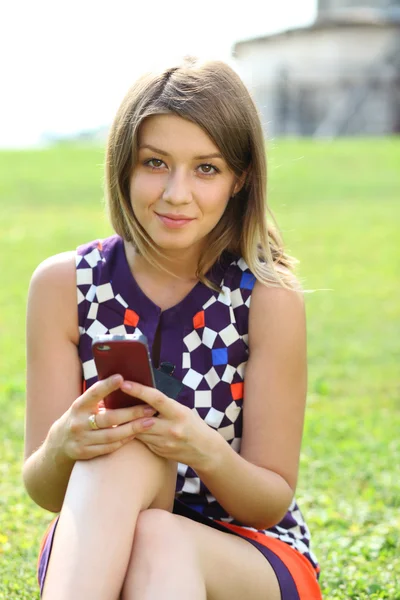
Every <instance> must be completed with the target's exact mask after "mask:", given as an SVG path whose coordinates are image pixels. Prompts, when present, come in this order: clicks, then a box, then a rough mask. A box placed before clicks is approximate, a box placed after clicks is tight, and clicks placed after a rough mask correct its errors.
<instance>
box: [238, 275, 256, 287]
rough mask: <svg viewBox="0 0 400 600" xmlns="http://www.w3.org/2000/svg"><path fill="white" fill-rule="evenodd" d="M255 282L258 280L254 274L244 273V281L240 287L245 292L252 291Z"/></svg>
mask: <svg viewBox="0 0 400 600" xmlns="http://www.w3.org/2000/svg"><path fill="white" fill-rule="evenodd" d="M255 282H256V278H255V277H254V275H253V273H243V275H242V279H241V280H240V287H241V288H243V289H245V290H252V289H253V287H254V284H255Z"/></svg>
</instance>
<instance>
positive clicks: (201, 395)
mask: <svg viewBox="0 0 400 600" xmlns="http://www.w3.org/2000/svg"><path fill="white" fill-rule="evenodd" d="M194 405H195V407H196V408H208V407H210V406H211V405H212V393H211V390H197V391H196V392H195V393H194Z"/></svg>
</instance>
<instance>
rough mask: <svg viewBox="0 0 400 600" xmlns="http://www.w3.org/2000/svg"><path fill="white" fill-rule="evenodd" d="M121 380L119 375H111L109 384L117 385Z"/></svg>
mask: <svg viewBox="0 0 400 600" xmlns="http://www.w3.org/2000/svg"><path fill="white" fill-rule="evenodd" d="M120 379H121V375H113V376H112V378H111V383H113V384H114V383H118V382H119V381H120Z"/></svg>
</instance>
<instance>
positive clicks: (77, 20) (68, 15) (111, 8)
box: [0, 0, 316, 148]
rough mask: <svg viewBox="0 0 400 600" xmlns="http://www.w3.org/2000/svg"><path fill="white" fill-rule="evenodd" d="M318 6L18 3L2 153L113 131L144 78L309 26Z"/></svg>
mask: <svg viewBox="0 0 400 600" xmlns="http://www.w3.org/2000/svg"><path fill="white" fill-rule="evenodd" d="M315 5H316V0H279V1H278V2H276V1H275V0H241V1H239V0H230V1H228V0H214V1H213V2H193V1H192V2H188V1H187V0H186V2H185V1H182V0H164V1H161V0H142V1H141V2H139V1H138V0H130V1H128V0H108V1H107V2H104V1H102V0H67V1H64V2H60V1H59V0H24V1H22V0H12V1H10V2H4V3H3V4H2V8H0V53H1V54H0V56H1V64H0V147H2V148H7V147H8V148H13V147H14V148H19V147H29V146H35V145H40V143H41V140H43V136H44V135H46V134H57V135H72V134H73V133H75V132H79V131H82V130H90V129H96V128H98V127H102V126H107V125H109V124H110V122H111V121H112V119H113V116H114V114H115V112H116V110H117V108H118V105H119V103H120V101H121V100H122V98H123V96H124V94H125V92H126V91H127V89H128V88H129V87H130V85H131V84H132V83H133V82H134V81H135V79H136V78H137V77H139V76H140V75H141V74H142V73H143V72H145V71H147V70H149V69H151V68H152V67H158V66H160V65H163V64H165V63H171V62H172V61H174V60H179V58H180V57H182V56H184V55H185V54H192V55H196V56H200V57H208V58H218V59H221V60H226V61H228V62H230V64H232V66H233V67H235V63H234V59H232V46H233V44H234V43H235V42H236V41H239V40H243V39H248V38H251V37H256V36H259V35H264V34H266V33H273V32H276V31H279V30H283V29H288V28H291V27H297V26H302V25H307V24H308V23H310V22H312V21H313V19H314V17H315Z"/></svg>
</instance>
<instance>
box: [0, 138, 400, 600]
mask: <svg viewBox="0 0 400 600" xmlns="http://www.w3.org/2000/svg"><path fill="white" fill-rule="evenodd" d="M268 153H269V191H270V194H269V202H270V205H271V207H272V209H273V211H274V213H275V214H276V216H277V219H278V222H279V224H280V226H281V229H282V232H283V235H284V238H285V240H286V242H287V245H288V247H289V249H290V251H291V252H292V253H293V254H294V255H295V256H297V257H298V258H299V259H300V268H299V273H300V277H301V280H302V282H303V285H304V288H305V289H307V290H312V291H309V292H307V296H306V299H307V300H306V301H307V314H308V339H309V395H308V408H307V416H306V425H305V436H304V442H303V447H302V454H301V473H300V479H299V485H298V490H297V498H298V500H299V503H300V506H301V508H302V510H303V513H304V515H305V517H306V519H307V522H308V524H309V527H310V529H311V531H312V536H313V550H314V552H315V553H316V554H317V556H318V558H319V560H320V562H321V568H322V576H321V585H322V589H323V593H324V598H327V599H329V600H330V599H341V600H349V599H351V600H361V599H367V598H372V599H378V598H383V599H390V600H400V584H399V581H398V574H399V573H400V558H399V556H400V533H399V532H400V517H399V514H400V513H399V508H400V482H399V478H398V476H397V472H396V469H397V467H396V465H398V464H399V463H400V442H399V441H398V440H399V433H398V432H399V426H400V400H399V398H400V394H399V392H400V377H399V366H398V365H399V362H400V350H399V348H400V345H399V342H398V340H399V337H400V336H399V334H400V325H399V323H400V303H399V291H400V283H399V282H400V244H399V242H398V224H399V223H400V203H399V195H400V177H399V165H400V141H399V140H396V139H386V140H385V139H371V140H338V141H335V142H333V143H327V142H313V141H308V140H302V141H296V140H285V141H282V140H274V141H271V142H270V143H269V144H268ZM102 161H103V151H102V149H97V148H91V149H90V148H83V147H82V148H80V147H67V146H66V147H59V148H53V149H49V150H44V151H36V152H34V151H27V152H3V153H2V154H1V159H0V223H1V233H2V235H1V238H0V266H1V272H2V280H3V286H2V287H1V289H0V332H1V337H0V363H1V369H0V407H1V411H2V419H1V421H0V434H1V440H2V444H1V449H0V482H1V483H0V486H1V487H0V565H1V578H0V598H4V599H7V600H9V599H11V598H12V599H14V598H16V599H28V598H29V599H30V600H31V599H33V598H38V590H37V584H36V581H35V565H36V556H37V551H38V545H39V541H40V538H41V535H42V533H43V530H44V528H45V527H46V524H47V523H48V522H49V520H50V518H51V515H49V514H48V513H45V512H44V511H43V510H41V509H39V508H38V507H36V506H35V505H34V504H33V503H32V502H31V501H30V500H29V499H28V498H27V496H26V494H25V493H24V490H23V487H22V484H21V477H20V468H21V462H22V444H23V428H24V424H23V420H24V369H25V366H24V352H25V350H24V327H25V303H26V294H27V288H28V284H29V279H30V276H31V274H32V272H33V270H34V269H35V267H36V266H37V264H38V263H39V262H40V261H42V260H43V259H44V258H46V257H47V256H49V255H51V254H54V253H57V252H62V251H66V250H70V249H73V248H75V247H76V246H77V245H79V244H81V243H84V242H86V241H89V240H91V239H94V238H97V237H102V236H106V235H108V234H109V233H110V232H111V229H110V227H109V225H108V224H107V221H106V219H105V217H104V211H103V205H102V189H101V186H102V177H103V174H102ZM396 574H397V575H396Z"/></svg>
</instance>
